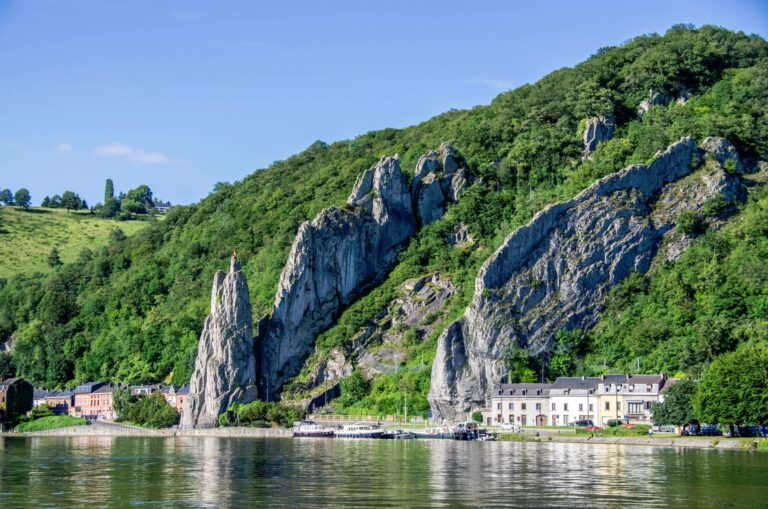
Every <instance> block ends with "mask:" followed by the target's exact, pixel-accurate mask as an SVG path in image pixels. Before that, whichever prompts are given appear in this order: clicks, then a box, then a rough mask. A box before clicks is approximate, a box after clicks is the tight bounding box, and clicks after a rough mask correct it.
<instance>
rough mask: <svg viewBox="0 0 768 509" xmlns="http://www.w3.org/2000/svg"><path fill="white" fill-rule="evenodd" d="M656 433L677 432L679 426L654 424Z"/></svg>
mask: <svg viewBox="0 0 768 509" xmlns="http://www.w3.org/2000/svg"><path fill="white" fill-rule="evenodd" d="M651 431H653V432H654V433H675V432H677V428H675V427H674V426H654V427H652V428H651Z"/></svg>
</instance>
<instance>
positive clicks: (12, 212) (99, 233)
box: [0, 206, 149, 278]
mask: <svg viewBox="0 0 768 509" xmlns="http://www.w3.org/2000/svg"><path fill="white" fill-rule="evenodd" d="M148 224H149V222H148V221H115V220H113V219H103V218H100V217H97V216H94V215H91V214H90V213H89V212H85V211H80V212H67V211H66V210H62V209H44V208H41V207H31V208H30V209H29V210H26V211H25V210H21V209H17V208H16V207H13V206H11V207H0V278H3V277H4V278H7V277H10V276H13V275H15V274H29V273H32V272H50V271H51V270H53V269H51V267H49V266H48V262H47V260H48V255H49V254H50V252H51V249H52V248H53V247H56V248H57V249H58V250H59V256H60V257H61V260H62V261H63V262H64V263H68V262H73V261H75V260H76V259H77V256H78V254H80V251H81V250H82V249H83V248H86V247H87V248H89V249H91V250H95V249H98V248H100V247H101V246H104V245H106V244H107V242H108V238H109V232H110V231H111V230H113V229H114V228H120V229H121V230H123V233H125V234H126V235H128V236H130V235H133V234H134V233H136V232H138V231H139V230H141V229H143V228H145V227H146V226H147V225H148Z"/></svg>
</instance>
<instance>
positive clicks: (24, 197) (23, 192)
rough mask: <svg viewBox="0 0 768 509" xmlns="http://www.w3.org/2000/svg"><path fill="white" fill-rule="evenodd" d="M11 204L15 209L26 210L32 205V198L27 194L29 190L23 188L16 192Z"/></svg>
mask: <svg viewBox="0 0 768 509" xmlns="http://www.w3.org/2000/svg"><path fill="white" fill-rule="evenodd" d="M13 202H14V203H15V204H16V206H17V207H21V208H24V209H28V208H29V206H30V205H31V204H32V197H31V196H30V194H29V190H28V189H26V188H24V187H22V188H21V189H19V190H17V191H16V193H14V195H13Z"/></svg>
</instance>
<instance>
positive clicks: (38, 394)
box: [32, 389, 55, 399]
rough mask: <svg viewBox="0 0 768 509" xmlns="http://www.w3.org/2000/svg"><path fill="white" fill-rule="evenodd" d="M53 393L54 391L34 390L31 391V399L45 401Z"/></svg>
mask: <svg viewBox="0 0 768 509" xmlns="http://www.w3.org/2000/svg"><path fill="white" fill-rule="evenodd" d="M53 392H55V391H49V390H48V389H35V390H34V391H32V399H45V398H47V397H48V396H49V395H50V394H51V393H53Z"/></svg>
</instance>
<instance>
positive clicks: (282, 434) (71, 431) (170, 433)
mask: <svg viewBox="0 0 768 509" xmlns="http://www.w3.org/2000/svg"><path fill="white" fill-rule="evenodd" d="M0 436H6V437H11V436H16V437H44V436H46V437H84V436H116V437H166V438H168V437H231V438H235V437H243V438H286V437H290V436H292V431H291V430H290V429H283V428H246V427H240V428H238V427H231V428H210V429H185V430H180V429H149V428H140V427H138V426H124V425H103V424H100V425H89V426H72V427H69V428H56V429H51V430H46V431H34V432H27V433H16V432H9V433H2V434H0Z"/></svg>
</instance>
